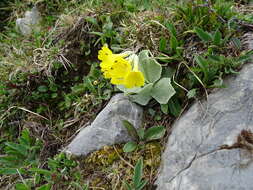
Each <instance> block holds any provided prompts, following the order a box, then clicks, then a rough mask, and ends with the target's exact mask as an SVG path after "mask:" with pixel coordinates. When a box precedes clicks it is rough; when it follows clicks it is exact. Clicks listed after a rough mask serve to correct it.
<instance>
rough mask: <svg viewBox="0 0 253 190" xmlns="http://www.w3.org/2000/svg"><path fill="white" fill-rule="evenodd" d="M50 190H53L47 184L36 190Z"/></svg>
mask: <svg viewBox="0 0 253 190" xmlns="http://www.w3.org/2000/svg"><path fill="white" fill-rule="evenodd" d="M50 189H51V184H45V185H42V186H40V187H38V188H36V190H50Z"/></svg>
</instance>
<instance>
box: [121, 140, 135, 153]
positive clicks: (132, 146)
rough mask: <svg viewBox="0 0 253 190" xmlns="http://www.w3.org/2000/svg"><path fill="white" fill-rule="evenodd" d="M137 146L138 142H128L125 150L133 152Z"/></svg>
mask: <svg viewBox="0 0 253 190" xmlns="http://www.w3.org/2000/svg"><path fill="white" fill-rule="evenodd" d="M136 148H137V144H136V142H128V143H126V144H125V145H124V147H123V151H124V152H133V151H134V150H135V149H136Z"/></svg>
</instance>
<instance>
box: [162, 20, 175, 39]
mask: <svg viewBox="0 0 253 190" xmlns="http://www.w3.org/2000/svg"><path fill="white" fill-rule="evenodd" d="M165 26H166V28H167V29H168V30H169V32H170V35H172V36H177V31H176V28H175V26H174V25H173V24H172V23H170V22H167V23H166V24H165Z"/></svg>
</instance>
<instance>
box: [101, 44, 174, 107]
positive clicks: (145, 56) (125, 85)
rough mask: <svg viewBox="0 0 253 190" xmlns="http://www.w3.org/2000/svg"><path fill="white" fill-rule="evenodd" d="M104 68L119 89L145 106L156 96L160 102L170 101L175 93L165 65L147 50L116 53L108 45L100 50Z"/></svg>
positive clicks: (106, 75)
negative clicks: (137, 52) (163, 69)
mask: <svg viewBox="0 0 253 190" xmlns="http://www.w3.org/2000/svg"><path fill="white" fill-rule="evenodd" d="M98 59H99V60H101V63H100V67H101V71H102V72H103V75H104V77H105V78H108V79H110V82H111V83H112V84H114V85H117V87H118V89H119V90H121V91H123V92H124V93H125V94H126V95H129V96H130V98H131V99H132V100H133V101H134V102H137V103H139V104H141V105H147V104H148V102H149V101H150V100H151V99H152V98H154V99H155V100H156V101H157V102H159V103H160V104H167V103H168V101H169V100H170V98H171V97H172V96H173V95H174V94H175V90H174V88H173V87H172V85H171V79H170V78H168V77H161V76H162V66H161V65H160V64H159V63H158V62H157V61H156V60H155V58H153V57H152V56H151V53H150V51H148V50H143V51H141V52H140V53H139V54H138V55H137V54H135V53H133V52H125V53H121V54H114V53H113V52H112V51H111V50H110V49H109V48H108V47H107V45H104V46H103V47H102V49H101V50H100V51H99V52H98Z"/></svg>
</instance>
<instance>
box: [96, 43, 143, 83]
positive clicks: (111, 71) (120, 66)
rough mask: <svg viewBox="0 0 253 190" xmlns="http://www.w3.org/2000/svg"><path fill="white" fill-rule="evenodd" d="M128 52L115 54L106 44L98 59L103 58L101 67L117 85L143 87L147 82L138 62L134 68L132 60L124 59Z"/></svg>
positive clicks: (106, 76) (105, 74)
mask: <svg viewBox="0 0 253 190" xmlns="http://www.w3.org/2000/svg"><path fill="white" fill-rule="evenodd" d="M126 56H128V53H124V54H113V53H112V51H111V50H110V49H109V48H108V47H107V45H104V46H103V47H102V49H101V50H99V52H98V59H99V60H101V63H100V67H101V71H102V72H103V75H104V77H105V78H110V79H111V83H112V84H115V85H124V86H125V87H126V88H133V87H141V86H143V85H144V83H145V79H144V76H143V74H142V72H140V71H139V70H138V63H134V69H133V70H132V65H131V63H130V61H128V60H126V59H124V57H126Z"/></svg>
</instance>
